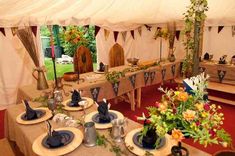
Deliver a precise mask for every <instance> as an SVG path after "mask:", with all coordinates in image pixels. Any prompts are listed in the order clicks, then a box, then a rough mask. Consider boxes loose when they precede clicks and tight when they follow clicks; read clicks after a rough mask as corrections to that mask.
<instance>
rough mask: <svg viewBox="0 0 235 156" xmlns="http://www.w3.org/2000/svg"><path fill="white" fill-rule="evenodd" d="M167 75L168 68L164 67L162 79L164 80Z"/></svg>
mask: <svg viewBox="0 0 235 156" xmlns="http://www.w3.org/2000/svg"><path fill="white" fill-rule="evenodd" d="M165 75H166V69H162V81H164V79H165Z"/></svg>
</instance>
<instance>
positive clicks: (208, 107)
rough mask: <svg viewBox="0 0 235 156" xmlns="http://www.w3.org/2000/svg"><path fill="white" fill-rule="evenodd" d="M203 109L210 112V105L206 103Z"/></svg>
mask: <svg viewBox="0 0 235 156" xmlns="http://www.w3.org/2000/svg"><path fill="white" fill-rule="evenodd" d="M204 109H205V111H209V110H210V105H209V104H208V103H206V104H205V105H204Z"/></svg>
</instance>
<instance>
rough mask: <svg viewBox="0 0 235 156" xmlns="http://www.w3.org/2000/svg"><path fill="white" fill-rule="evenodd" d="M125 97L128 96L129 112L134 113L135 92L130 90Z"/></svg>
mask: <svg viewBox="0 0 235 156" xmlns="http://www.w3.org/2000/svg"><path fill="white" fill-rule="evenodd" d="M127 96H128V98H129V101H130V103H131V110H132V111H135V90H132V91H130V92H129V93H127Z"/></svg>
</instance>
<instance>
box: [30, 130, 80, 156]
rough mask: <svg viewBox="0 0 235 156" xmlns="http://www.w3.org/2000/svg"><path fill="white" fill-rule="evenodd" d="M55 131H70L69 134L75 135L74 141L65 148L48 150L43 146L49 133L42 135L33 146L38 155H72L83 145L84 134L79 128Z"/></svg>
mask: <svg viewBox="0 0 235 156" xmlns="http://www.w3.org/2000/svg"><path fill="white" fill-rule="evenodd" d="M55 131H61V132H68V131H69V132H71V133H73V135H74V137H73V139H72V141H71V142H70V143H68V144H67V145H65V146H61V147H58V148H53V149H48V148H47V147H44V146H43V144H42V142H43V139H44V138H45V137H46V136H47V135H48V133H44V134H42V135H40V136H39V137H38V138H37V139H36V140H35V141H34V142H33V145H32V149H33V151H34V152H35V153H36V154H37V155H40V156H45V155H46V156H55V155H57V156H60V155H65V154H67V153H70V152H72V151H73V150H75V149H76V148H77V147H78V146H79V145H80V144H81V143H82V140H83V134H82V132H81V131H80V130H79V129H77V128H73V127H63V128H58V129H55Z"/></svg>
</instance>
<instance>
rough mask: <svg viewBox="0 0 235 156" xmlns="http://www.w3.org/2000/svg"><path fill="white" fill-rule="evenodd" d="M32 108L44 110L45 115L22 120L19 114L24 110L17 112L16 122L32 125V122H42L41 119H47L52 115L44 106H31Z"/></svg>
mask: <svg viewBox="0 0 235 156" xmlns="http://www.w3.org/2000/svg"><path fill="white" fill-rule="evenodd" d="M33 109H34V110H39V109H40V110H44V111H45V113H46V114H45V115H43V116H42V117H41V118H39V119H35V120H27V121H26V120H22V119H21V116H22V115H23V114H24V113H25V111H24V112H23V113H21V114H19V115H18V116H17V117H16V122H17V123H19V124H23V125H32V124H37V123H40V122H43V121H46V120H48V119H50V118H51V117H52V113H51V111H50V110H49V109H48V108H44V107H40V108H33Z"/></svg>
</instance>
